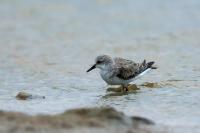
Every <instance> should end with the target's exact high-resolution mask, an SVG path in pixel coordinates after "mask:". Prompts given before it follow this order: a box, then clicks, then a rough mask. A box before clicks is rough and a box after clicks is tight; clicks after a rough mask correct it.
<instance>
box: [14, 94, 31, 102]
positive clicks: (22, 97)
mask: <svg viewBox="0 0 200 133" xmlns="http://www.w3.org/2000/svg"><path fill="white" fill-rule="evenodd" d="M31 97H32V95H31V94H29V93H26V92H19V93H18V94H17V95H16V98H17V99H18V100H27V99H30V98H31Z"/></svg>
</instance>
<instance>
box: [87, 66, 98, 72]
mask: <svg viewBox="0 0 200 133" xmlns="http://www.w3.org/2000/svg"><path fill="white" fill-rule="evenodd" d="M95 68H96V64H94V65H93V66H92V67H91V68H90V69H88V70H87V72H89V71H91V70H93V69H95Z"/></svg>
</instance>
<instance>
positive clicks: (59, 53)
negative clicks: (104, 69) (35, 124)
mask: <svg viewBox="0 0 200 133" xmlns="http://www.w3.org/2000/svg"><path fill="white" fill-rule="evenodd" d="M199 7H200V1H199V0H190V1H188V0H182V1H178V0H177V1H172V0H168V1H159V0H153V1H148V0H140V1H139V0H138V1H132V0H125V1H124V0H118V1H112V0H85V1H81V0H75V1H74V0H68V1H65V0H60V1H53V0H50V1H48V2H45V1H39V0H34V1H26V0H1V1H0V12H1V13H0V18H1V21H0V46H1V49H0V75H1V76H0V95H1V97H0V105H1V106H0V109H1V110H8V111H21V112H25V113H29V114H38V113H45V114H46V113H48V114H56V113H60V112H63V111H64V110H66V109H71V108H77V107H91V106H107V105H108V106H112V107H115V108H117V109H118V110H121V111H123V112H124V113H126V114H128V115H140V116H145V117H147V118H150V119H152V120H154V121H156V122H157V123H161V124H166V125H173V126H176V125H177V126H180V125H189V126H190V125H191V126H193V127H195V126H198V127H199V123H200V119H199V116H200V111H199V108H200V97H199V95H200V82H199V81H200V64H199V59H198V58H199V55H200V38H199V36H200V28H199V27H200V15H199V12H200V8H199ZM104 53H105V54H109V55H112V56H120V57H124V58H128V59H132V60H135V61H138V62H141V61H142V60H143V59H144V58H146V59H147V60H155V62H156V64H157V66H158V67H159V69H157V70H154V71H152V72H150V73H148V74H147V75H145V76H144V77H143V78H141V79H139V80H137V81H136V82H135V83H136V84H138V85H140V84H142V83H144V82H155V83H159V84H162V85H161V86H160V87H158V88H146V87H144V86H140V90H138V91H137V92H136V93H130V94H126V95H118V96H106V95H108V92H106V89H107V86H106V84H105V83H104V82H103V81H102V79H101V78H100V76H99V74H98V70H96V71H93V72H91V73H89V74H87V73H86V72H85V71H86V70H87V69H88V68H89V67H90V65H92V63H93V62H94V58H95V57H96V56H97V55H99V54H104ZM20 91H26V92H29V93H31V94H36V95H42V96H45V97H46V99H33V100H28V101H19V100H16V99H15V96H16V94H17V93H18V92H20ZM105 96H106V97H105ZM188 122H189V123H188ZM199 129H200V127H199Z"/></svg>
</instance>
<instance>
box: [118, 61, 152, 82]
mask: <svg viewBox="0 0 200 133" xmlns="http://www.w3.org/2000/svg"><path fill="white" fill-rule="evenodd" d="M114 62H115V68H117V69H116V70H117V73H116V76H117V77H118V78H121V79H124V80H128V79H132V78H134V77H136V76H137V75H139V74H140V73H142V72H144V71H145V70H147V69H148V68H152V69H153V67H152V65H153V64H154V62H148V63H146V60H144V61H143V62H142V63H135V62H133V61H131V60H126V59H123V58H114Z"/></svg>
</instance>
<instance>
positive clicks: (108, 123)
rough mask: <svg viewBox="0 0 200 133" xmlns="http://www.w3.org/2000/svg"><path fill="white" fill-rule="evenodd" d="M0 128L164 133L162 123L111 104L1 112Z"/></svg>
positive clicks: (32, 131)
mask: <svg viewBox="0 0 200 133" xmlns="http://www.w3.org/2000/svg"><path fill="white" fill-rule="evenodd" d="M0 125H1V126H0V132H7V133H11V132H12V133H26V132H30V133H38V132H48V133H49V132H50V133H54V132H61V133H62V132H69V133H76V132H85V133H92V132H98V133H106V132H110V133H134V132H137V133H167V132H166V129H165V128H164V127H157V128H155V123H154V122H152V121H151V120H148V119H146V118H142V117H128V116H126V115H124V114H123V113H121V112H117V111H116V110H114V109H113V108H110V107H102V108H82V109H74V110H68V111H66V112H64V113H62V114H58V115H51V116H50V115H38V116H28V115H25V114H22V113H14V112H3V111H1V112H0Z"/></svg>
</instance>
